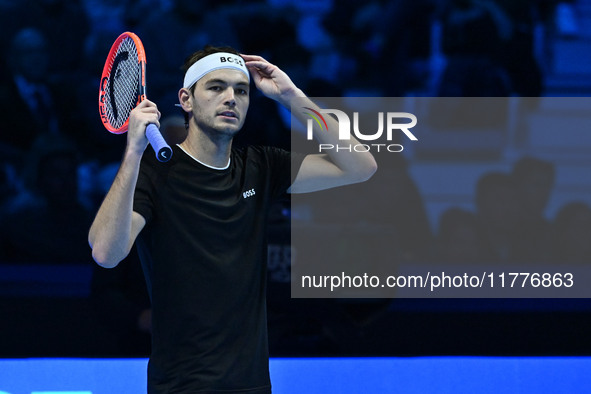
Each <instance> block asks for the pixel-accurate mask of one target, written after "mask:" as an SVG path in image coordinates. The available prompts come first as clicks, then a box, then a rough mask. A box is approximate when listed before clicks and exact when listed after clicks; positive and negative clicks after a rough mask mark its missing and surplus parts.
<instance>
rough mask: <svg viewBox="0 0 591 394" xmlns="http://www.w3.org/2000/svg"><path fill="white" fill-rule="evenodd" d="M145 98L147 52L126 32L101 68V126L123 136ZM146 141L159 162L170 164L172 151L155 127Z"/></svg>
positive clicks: (150, 126) (136, 39)
mask: <svg viewBox="0 0 591 394" xmlns="http://www.w3.org/2000/svg"><path fill="white" fill-rule="evenodd" d="M145 98H146V52H145V51H144V46H143V44H142V42H141V41H140V39H139V37H138V36H137V35H135V34H134V33H131V32H125V33H123V34H121V35H120V36H119V37H117V39H116V40H115V42H114V43H113V46H111V50H110V51H109V55H108V56H107V61H106V62H105V67H104V68H103V75H102V77H101V86H100V89H99V113H100V116H101V120H102V121H103V125H105V127H106V129H107V130H109V131H110V132H111V133H114V134H122V133H125V132H126V131H127V128H128V126H129V114H130V113H131V110H132V109H134V108H135V107H136V106H137V105H138V104H139V103H141V102H142V100H144V99H145ZM146 137H147V138H148V141H150V144H151V145H152V147H153V148H154V151H155V152H156V158H157V159H158V160H159V161H161V162H166V161H168V160H170V158H171V157H172V149H171V148H170V146H169V145H168V144H167V143H166V141H165V140H164V138H163V137H162V134H161V133H160V130H158V127H156V125H154V124H151V123H150V124H149V125H148V127H147V128H146Z"/></svg>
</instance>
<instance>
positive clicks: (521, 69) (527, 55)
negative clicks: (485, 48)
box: [477, 0, 544, 97]
mask: <svg viewBox="0 0 591 394" xmlns="http://www.w3.org/2000/svg"><path fill="white" fill-rule="evenodd" d="M477 1H478V2H484V0H477ZM486 1H489V2H491V3H494V4H495V5H496V7H498V10H499V11H498V12H499V14H503V15H504V18H506V22H504V24H505V29H506V30H507V33H506V35H505V34H503V36H502V39H503V40H502V46H500V47H498V51H497V55H496V59H497V62H498V64H499V65H500V66H501V67H502V68H503V69H504V70H505V71H506V72H507V75H508V77H509V87H510V92H511V94H512V95H516V96H521V97H539V96H541V95H542V93H543V88H544V86H543V80H542V70H541V68H540V65H539V64H538V61H537V60H536V57H535V55H536V54H535V28H536V25H537V24H538V23H540V22H541V20H540V8H539V7H540V4H541V3H543V1H539V0H538V1H530V0H492V1H491V0H486ZM489 7H492V4H491V5H490V6H489ZM499 28H500V25H499Z"/></svg>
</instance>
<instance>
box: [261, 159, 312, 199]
mask: <svg viewBox="0 0 591 394" xmlns="http://www.w3.org/2000/svg"><path fill="white" fill-rule="evenodd" d="M266 153H267V160H268V161H269V168H270V169H271V184H272V189H271V194H272V196H273V197H274V198H277V197H280V196H282V195H284V194H285V193H286V192H287V189H289V187H290V186H291V184H292V183H293V181H294V180H295V177H296V175H297V173H298V171H299V169H300V167H301V165H302V162H303V160H304V158H305V157H306V155H305V154H301V153H293V152H288V151H286V150H283V149H279V148H267V151H266Z"/></svg>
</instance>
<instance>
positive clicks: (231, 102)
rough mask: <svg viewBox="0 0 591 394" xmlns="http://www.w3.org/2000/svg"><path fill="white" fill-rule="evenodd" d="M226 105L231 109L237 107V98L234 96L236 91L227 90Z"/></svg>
mask: <svg viewBox="0 0 591 394" xmlns="http://www.w3.org/2000/svg"><path fill="white" fill-rule="evenodd" d="M224 104H226V105H228V106H230V107H234V106H236V96H235V94H234V89H232V88H228V89H226V97H224Z"/></svg>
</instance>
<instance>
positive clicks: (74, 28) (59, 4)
mask: <svg viewBox="0 0 591 394" xmlns="http://www.w3.org/2000/svg"><path fill="white" fill-rule="evenodd" d="M13 17H15V18H17V19H18V20H19V21H20V23H21V26H22V27H26V26H29V27H33V28H35V29H38V30H39V31H40V32H41V33H42V34H43V36H44V37H45V38H46V40H47V44H48V45H47V53H48V55H49V56H48V63H49V64H48V72H49V73H50V74H51V75H52V76H53V77H54V78H56V79H57V80H60V81H61V82H65V83H68V81H72V80H73V79H75V78H76V74H77V73H78V72H79V71H80V68H81V67H82V62H83V56H82V53H83V49H84V42H85V40H86V37H87V36H88V34H89V31H90V29H89V23H88V22H89V20H88V17H87V14H86V11H85V10H84V8H83V7H82V5H81V4H80V0H24V1H21V2H19V11H18V13H17V14H16V15H14V16H13ZM72 85H74V83H72Z"/></svg>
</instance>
